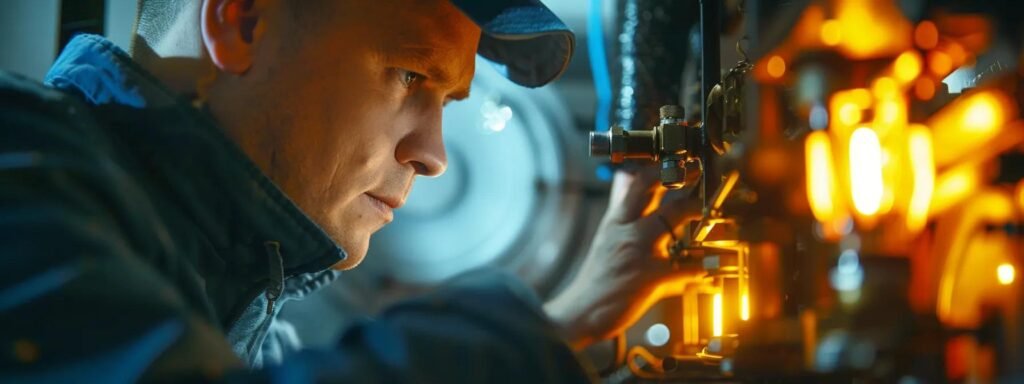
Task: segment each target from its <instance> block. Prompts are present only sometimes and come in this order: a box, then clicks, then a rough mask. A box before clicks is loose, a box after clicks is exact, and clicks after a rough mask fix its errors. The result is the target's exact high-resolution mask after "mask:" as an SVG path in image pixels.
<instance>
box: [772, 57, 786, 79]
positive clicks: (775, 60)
mask: <svg viewBox="0 0 1024 384" xmlns="http://www.w3.org/2000/svg"><path fill="white" fill-rule="evenodd" d="M767 69H768V75H769V76H771V77H774V78H776V79H778V78H780V77H782V75H785V74H786V60H783V59H782V57H780V56H779V55H775V56H772V57H771V58H769V59H768V68H767Z"/></svg>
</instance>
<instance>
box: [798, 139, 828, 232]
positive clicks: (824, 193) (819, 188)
mask: <svg viewBox="0 0 1024 384" xmlns="http://www.w3.org/2000/svg"><path fill="white" fill-rule="evenodd" d="M805 150H806V151H807V159H806V161H805V163H806V166H807V198H808V199H809V200H810V203H811V212H812V213H813V214H814V218H816V219H818V221H820V222H823V223H827V222H831V221H832V220H833V219H834V217H835V202H834V201H833V199H832V194H833V191H834V186H833V183H834V180H835V176H834V175H833V169H835V168H834V166H833V165H832V145H831V143H830V142H829V136H828V134H827V133H825V132H822V131H815V132H811V134H810V135H808V136H807V142H806V144H805Z"/></svg>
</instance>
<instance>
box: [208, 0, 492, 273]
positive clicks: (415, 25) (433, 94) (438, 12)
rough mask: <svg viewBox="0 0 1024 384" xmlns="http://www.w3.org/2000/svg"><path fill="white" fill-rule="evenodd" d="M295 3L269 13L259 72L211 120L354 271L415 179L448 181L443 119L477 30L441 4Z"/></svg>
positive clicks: (229, 88) (400, 0)
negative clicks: (443, 175)
mask: <svg viewBox="0 0 1024 384" xmlns="http://www.w3.org/2000/svg"><path fill="white" fill-rule="evenodd" d="M289 1H303V2H305V1H308V0H281V1H280V2H273V1H268V4H269V7H270V9H275V8H276V11H274V12H270V11H267V12H265V16H263V17H264V20H263V22H264V23H265V25H263V26H260V27H257V28H256V33H255V34H254V36H255V37H254V43H253V46H254V54H253V62H252V66H251V67H250V68H249V70H248V71H247V72H246V73H245V74H243V75H241V76H238V77H236V78H231V79H228V80H225V81H221V83H219V84H218V85H217V87H219V89H218V90H217V92H211V98H210V108H211V111H212V112H213V115H214V116H215V117H216V118H217V119H218V120H219V121H220V123H221V124H223V125H224V126H225V128H226V130H227V131H228V133H229V135H231V136H232V137H233V138H234V139H235V140H236V141H237V142H238V143H239V144H240V145H241V147H242V148H243V150H244V151H245V152H246V153H247V154H248V155H249V156H250V157H251V158H252V159H253V160H254V161H255V162H256V164H257V165H258V166H259V167H261V168H262V169H263V171H264V172H266V173H267V174H268V175H269V176H270V178H271V179H272V180H273V181H274V182H275V183H276V184H277V185H278V186H280V187H281V188H282V189H283V190H284V192H285V193H286V194H287V195H288V196H289V197H290V198H291V199H292V200H293V201H295V203H296V204H297V205H298V206H299V207H300V208H301V209H302V210H303V211H304V212H306V214H308V215H309V216H310V217H311V218H312V219H313V220H314V221H315V222H317V223H318V224H319V225H320V226H321V227H322V228H323V229H324V230H325V231H326V232H327V233H328V234H329V235H330V236H331V237H332V238H333V239H334V241H335V242H337V243H338V244H340V245H341V246H342V247H344V248H345V250H346V251H347V252H348V254H349V258H348V259H347V260H345V261H344V262H343V263H341V264H339V265H338V266H336V267H337V268H341V269H348V268H352V267H355V266H356V265H357V264H359V262H361V261H362V259H363V258H364V256H365V254H366V250H367V247H368V245H369V239H370V235H372V234H373V233H374V232H376V231H377V230H379V229H380V228H381V227H383V226H384V225H385V224H387V223H389V222H390V221H391V220H392V210H393V209H395V208H398V207H399V206H401V205H402V204H403V203H404V202H405V199H406V196H407V195H408V193H409V190H410V188H412V183H413V179H414V177H415V176H416V175H417V174H419V175H428V176H436V175H439V174H441V173H442V172H443V171H444V169H445V167H446V165H447V160H446V158H445V151H444V144H443V143H442V139H441V110H442V107H443V106H444V105H445V103H447V102H449V101H452V100H457V99H461V98H465V97H466V96H467V95H468V92H469V84H470V81H471V80H472V77H473V70H474V58H475V52H476V47H477V43H478V41H479V38H480V30H479V28H478V27H477V26H476V25H475V24H474V23H473V22H472V21H471V20H469V19H468V18H467V17H466V16H465V15H463V14H462V13H461V12H459V11H458V10H457V9H456V8H455V7H454V6H452V5H451V4H450V3H449V2H448V1H446V0H430V1H423V0H375V1H334V0H326V1H316V2H315V3H318V4H319V5H308V6H307V5H299V6H294V5H287V4H284V3H287V2H289ZM257 4H259V2H257ZM296 7H310V8H307V9H302V10H301V11H299V10H298V9H297V8H296ZM261 28H262V30H261Z"/></svg>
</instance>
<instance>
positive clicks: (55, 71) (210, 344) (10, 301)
mask: <svg viewBox="0 0 1024 384" xmlns="http://www.w3.org/2000/svg"><path fill="white" fill-rule="evenodd" d="M573 44H574V42H573V37H572V35H571V33H570V32H568V30H567V29H566V28H565V27H564V25H563V24H562V23H561V22H560V21H559V20H558V19H557V18H556V17H555V16H554V15H553V14H551V13H550V11H548V10H547V9H546V8H545V7H544V6H543V5H541V4H540V3H537V2H535V1H534V0H507V1H486V2H484V1H479V2H477V1H468V0H453V1H451V2H449V1H447V0H419V1H417V0H376V1H372V2H371V1H343V0H202V1H200V0H143V1H141V3H140V14H139V20H138V28H137V34H136V40H135V42H134V43H133V47H132V54H131V57H130V58H129V57H128V55H126V54H125V53H124V52H122V51H121V50H119V49H118V48H117V47H115V46H113V45H112V44H111V43H109V42H108V41H106V40H103V39H102V38H100V37H96V36H80V37H78V38H76V39H75V40H74V41H72V42H71V43H70V44H69V46H68V47H67V48H66V49H65V51H64V52H63V53H62V54H61V56H60V57H59V58H58V60H57V62H56V64H55V65H54V67H53V68H52V69H51V71H50V73H49V75H48V76H47V85H48V86H49V87H44V86H42V85H40V84H36V83H33V82H30V81H28V80H25V79H23V78H19V77H17V76H13V75H10V74H2V75H0V246H2V248H0V253H2V254H3V257H2V265H0V266H2V268H0V270H2V272H0V329H3V330H4V331H3V332H2V333H0V334H2V336H0V345H3V348H4V349H5V351H7V352H6V353H5V354H4V355H3V356H4V357H3V360H2V362H0V378H2V379H4V380H0V381H6V380H11V381H53V382H76V381H83V380H88V381H96V382H121V381H135V380H139V379H145V380H151V379H158V380H171V381H178V380H184V381H194V380H214V381H216V380H231V379H238V380H246V379H257V378H258V379H260V380H294V381H298V382H302V381H312V380H316V381H324V380H326V381H331V380H337V381H344V382H369V381H372V382H395V381H416V382H483V381H486V382H563V381H566V382H573V381H585V380H587V379H588V378H589V376H588V374H587V373H586V371H585V370H584V369H583V368H582V366H581V365H580V364H579V363H578V362H577V361H576V360H575V358H574V355H573V353H572V350H571V349H570V348H569V347H568V346H571V347H572V348H576V349H578V348H582V347H584V346H586V345H588V344H590V343H592V342H594V341H596V340H600V339H603V338H606V337H608V336H610V335H613V334H615V333H617V332H619V331H621V330H622V329H624V328H625V327H626V326H627V325H628V324H630V323H631V322H632V321H634V320H635V319H636V317H637V316H639V314H640V313H641V312H642V310H643V309H644V307H646V306H647V305H649V303H650V302H652V301H653V300H655V299H657V297H659V294H660V293H661V292H662V290H663V289H664V288H665V287H667V286H669V285H668V284H666V283H668V282H671V281H672V280H673V279H676V278H679V277H680V276H684V275H687V273H686V272H685V271H673V270H672V269H671V268H669V267H668V264H667V263H666V262H665V261H664V260H662V259H659V258H657V257H655V256H652V255H653V252H652V250H653V244H654V242H655V239H656V238H657V237H658V236H659V235H661V234H664V232H665V229H664V227H663V226H662V224H661V222H660V221H659V220H658V219H656V217H655V216H657V215H661V216H665V217H668V219H670V220H679V219H681V218H682V215H683V214H684V213H685V212H686V209H683V208H684V205H685V202H682V201H674V202H671V203H666V204H664V206H663V207H661V208H658V211H657V212H654V209H655V205H656V204H655V205H651V204H649V203H650V202H651V197H652V195H654V189H653V188H652V182H653V178H651V177H650V175H646V174H638V175H630V174H620V175H618V176H617V178H616V181H615V184H614V185H613V190H612V198H611V204H610V207H609V211H608V213H607V214H606V216H605V218H604V221H603V222H602V225H601V229H600V230H599V233H598V234H597V237H596V240H595V244H593V245H592V246H591V251H590V253H589V255H588V256H587V259H586V260H585V261H584V263H583V265H582V267H581V270H580V271H579V273H578V274H577V276H576V277H575V278H574V280H573V281H572V282H571V283H570V284H569V286H568V288H566V289H565V290H564V291H563V292H562V293H560V294H559V295H558V296H556V297H555V298H553V299H552V300H550V301H548V302H547V303H543V304H542V303H539V302H538V301H537V299H536V298H535V297H534V295H533V294H532V293H531V292H529V291H528V290H527V289H526V288H525V287H523V286H522V285H521V283H518V282H516V281H515V280H514V279H512V278H510V277H508V276H504V275H501V274H496V273H489V272H480V273H476V274H470V275H467V276H463V277H460V278H458V279H456V281H454V282H452V283H451V284H449V285H448V286H446V287H443V288H440V289H439V290H438V291H437V292H435V293H432V294H431V295H429V296H426V297H423V298H420V299H414V300H411V301H408V302H405V303H402V304H399V305H398V306H396V307H394V308H392V309H389V310H387V311H385V312H384V313H383V314H381V316H380V318H379V319H378V320H376V321H373V322H367V323H364V324H361V325H358V326H356V327H353V328H352V329H350V330H348V331H347V332H346V333H345V335H344V336H343V338H342V339H341V340H340V341H339V343H338V345H337V348H335V349H332V350H323V351H299V349H298V345H297V344H296V342H295V340H294V336H293V333H290V332H289V328H288V327H287V326H286V325H285V324H282V323H281V322H279V321H277V320H276V315H277V313H278V312H279V311H280V308H281V305H282V303H283V302H284V301H286V300H288V299H294V298H298V297H301V296H302V295H305V294H308V293H309V292H311V291H312V290H314V289H316V288H318V287H320V286H323V285H324V284H326V283H328V282H330V281H331V280H333V279H335V278H337V277H338V272H337V271H340V270H345V269H350V268H353V267H355V266H356V265H358V264H359V262H360V261H361V260H362V258H363V257H364V255H365V254H366V249H367V246H368V242H369V238H370V235H371V234H372V233H374V232H375V231H377V230H378V229H380V228H381V227H382V226H383V225H385V224H387V223H388V222H390V221H391V219H392V211H393V210H394V209H398V208H399V207H401V205H402V203H403V201H404V199H405V197H406V195H407V194H408V192H409V190H410V188H411V186H412V183H413V180H414V178H415V176H417V175H420V176H436V175H440V174H441V173H442V172H443V171H444V168H445V166H446V160H445V152H444V147H443V144H442V140H441V126H440V122H441V113H442V109H443V106H444V105H445V104H447V103H449V102H453V101H457V100H459V99H462V98H465V97H466V96H467V94H468V92H469V91H470V90H469V85H470V81H471V79H472V76H473V71H474V68H473V67H474V56H475V54H476V53H479V54H481V55H483V56H484V57H486V58H488V59H490V60H492V61H495V62H496V63H498V64H499V65H501V66H503V68H504V69H505V71H506V73H507V74H508V77H509V78H510V79H511V80H513V81H516V82H518V83H520V84H523V85H526V86H540V85H543V84H545V83H547V82H549V81H551V80H553V79H554V78H555V77H557V76H558V74H560V73H561V71H562V70H564V68H565V66H566V64H567V61H568V59H569V56H570V55H571V52H572V48H573ZM654 203H657V202H656V201H655V202H654ZM649 205H650V206H649ZM652 212H653V213H652ZM567 344H568V346H567ZM247 368H248V369H247ZM258 368H262V369H258Z"/></svg>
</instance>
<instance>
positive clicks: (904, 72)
mask: <svg viewBox="0 0 1024 384" xmlns="http://www.w3.org/2000/svg"><path fill="white" fill-rule="evenodd" d="M895 74H896V79H897V80H900V81H902V82H904V83H909V82H911V81H914V79H916V78H917V75H920V74H921V56H920V55H918V54H917V52H914V51H907V52H903V53H902V54H900V56H899V57H897V58H896V68H895Z"/></svg>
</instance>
